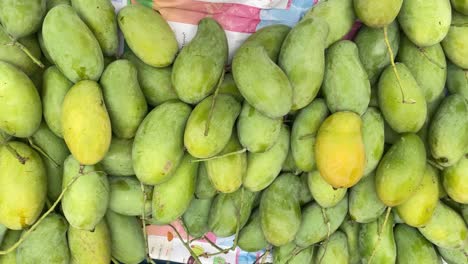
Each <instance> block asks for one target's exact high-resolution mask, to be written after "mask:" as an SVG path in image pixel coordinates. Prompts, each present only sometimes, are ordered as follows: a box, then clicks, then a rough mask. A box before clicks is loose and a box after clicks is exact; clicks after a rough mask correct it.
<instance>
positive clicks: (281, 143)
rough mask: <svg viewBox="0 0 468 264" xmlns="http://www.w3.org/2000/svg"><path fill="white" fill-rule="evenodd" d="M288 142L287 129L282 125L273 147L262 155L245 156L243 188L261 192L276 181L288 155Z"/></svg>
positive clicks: (288, 134) (251, 154)
mask: <svg viewBox="0 0 468 264" xmlns="http://www.w3.org/2000/svg"><path fill="white" fill-rule="evenodd" d="M289 140H290V133H289V129H288V128H287V127H286V126H284V125H283V126H282V128H281V131H280V135H279V138H278V140H277V141H276V143H275V144H274V145H273V147H271V148H270V149H269V150H267V151H265V152H263V153H248V154H247V171H246V172H245V174H244V178H243V186H244V187H245V188H247V189H248V190H250V191H252V192H257V191H261V190H263V189H265V188H267V187H268V186H269V185H270V184H271V183H272V182H273V181H274V180H275V179H276V177H277V176H278V175H279V174H280V172H281V168H282V165H283V163H284V161H285V160H286V157H287V155H288V150H289Z"/></svg>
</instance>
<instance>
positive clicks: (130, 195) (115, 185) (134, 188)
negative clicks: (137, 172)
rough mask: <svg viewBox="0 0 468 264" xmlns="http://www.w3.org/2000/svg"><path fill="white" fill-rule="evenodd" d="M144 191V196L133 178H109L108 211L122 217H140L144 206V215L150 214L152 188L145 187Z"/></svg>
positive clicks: (138, 183)
mask: <svg viewBox="0 0 468 264" xmlns="http://www.w3.org/2000/svg"><path fill="white" fill-rule="evenodd" d="M144 189H145V194H144V193H143V191H142V190H141V185H140V182H139V181H138V180H137V179H135V178H134V177H115V176H112V177H109V190H110V196H109V209H111V210H112V211H114V212H116V213H119V214H122V215H128V216H137V215H138V216H141V215H143V206H144V210H145V213H146V214H147V215H148V214H150V213H151V196H152V193H151V192H152V188H151V187H149V186H147V185H145V186H144ZM145 195H146V196H145Z"/></svg>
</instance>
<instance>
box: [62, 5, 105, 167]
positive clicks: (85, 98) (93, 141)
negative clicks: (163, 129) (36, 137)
mask: <svg viewBox="0 0 468 264" xmlns="http://www.w3.org/2000/svg"><path fill="white" fill-rule="evenodd" d="M61 6H64V5H61ZM61 121H62V129H63V138H64V139H65V142H66V143H67V146H68V148H69V149H70V152H71V153H72V154H73V156H74V157H75V159H77V160H78V161H79V162H80V164H83V165H94V164H96V163H98V162H99V161H101V160H102V159H103V158H104V156H105V155H106V153H107V151H108V150H109V146H110V143H111V139H112V131H111V122H110V118H109V114H108V112H107V109H106V105H105V104H104V99H103V97H102V92H101V87H99V84H97V83H96V82H93V81H81V82H78V83H76V84H75V85H74V86H73V87H72V88H71V89H70V90H69V91H68V92H67V94H66V95H65V98H64V99H63V103H62V115H61Z"/></svg>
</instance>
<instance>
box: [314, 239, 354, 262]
mask: <svg viewBox="0 0 468 264" xmlns="http://www.w3.org/2000/svg"><path fill="white" fill-rule="evenodd" d="M315 262H316V263H321V264H333V263H346V264H347V263H349V249H348V241H347V240H346V235H345V234H344V233H343V232H341V231H337V232H335V233H333V234H332V235H331V236H330V238H329V239H328V240H327V241H326V242H325V243H323V244H322V245H320V247H319V249H318V251H317V254H316V255H315Z"/></svg>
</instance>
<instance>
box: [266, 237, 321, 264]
mask: <svg viewBox="0 0 468 264" xmlns="http://www.w3.org/2000/svg"><path fill="white" fill-rule="evenodd" d="M299 251H300V249H299V247H298V246H297V245H296V244H294V242H289V243H287V244H286V245H283V246H280V247H273V263H275V264H287V263H289V260H291V259H292V258H293V256H294V255H295V254H297V253H298V252H299ZM311 263H313V262H311Z"/></svg>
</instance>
